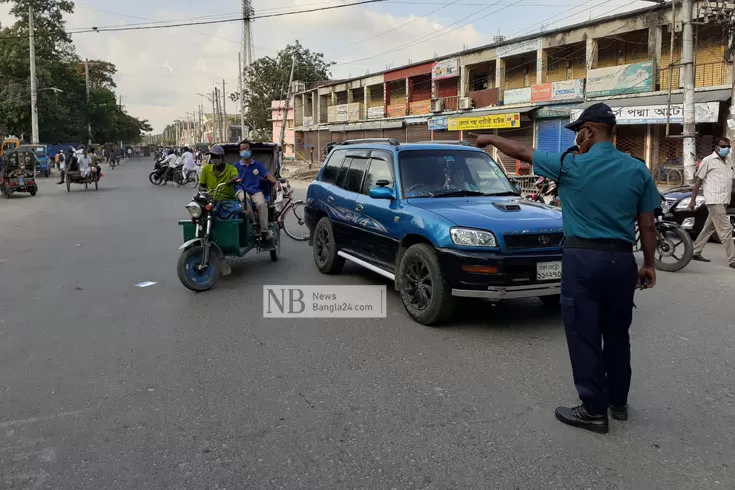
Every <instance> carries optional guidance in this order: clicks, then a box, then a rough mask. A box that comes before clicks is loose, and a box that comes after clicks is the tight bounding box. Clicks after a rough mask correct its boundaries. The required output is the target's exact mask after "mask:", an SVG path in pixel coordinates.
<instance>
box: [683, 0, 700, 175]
mask: <svg viewBox="0 0 735 490" xmlns="http://www.w3.org/2000/svg"><path fill="white" fill-rule="evenodd" d="M692 3H693V2H692V0H683V2H682V7H681V8H682V23H683V27H682V47H681V48H682V49H681V54H682V56H681V65H682V68H681V69H682V72H683V75H682V78H683V82H684V134H683V136H684V174H685V176H686V180H687V183H692V182H693V181H694V173H695V171H696V168H697V165H696V155H697V145H696V141H695V135H696V120H695V112H694V111H695V107H694V76H695V75H694V28H693V25H692Z"/></svg>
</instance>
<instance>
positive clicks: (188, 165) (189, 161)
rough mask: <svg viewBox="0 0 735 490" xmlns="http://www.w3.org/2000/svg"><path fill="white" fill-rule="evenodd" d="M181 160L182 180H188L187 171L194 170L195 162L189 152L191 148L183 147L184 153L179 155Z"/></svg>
mask: <svg viewBox="0 0 735 490" xmlns="http://www.w3.org/2000/svg"><path fill="white" fill-rule="evenodd" d="M181 160H182V161H183V162H184V169H183V173H184V182H188V181H189V172H195V171H196V165H197V164H196V162H195V161H194V155H193V154H192V152H191V148H189V147H188V146H187V147H184V154H183V155H181Z"/></svg>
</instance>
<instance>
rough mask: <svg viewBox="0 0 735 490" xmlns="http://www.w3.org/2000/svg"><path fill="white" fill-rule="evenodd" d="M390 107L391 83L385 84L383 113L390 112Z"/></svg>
mask: <svg viewBox="0 0 735 490" xmlns="http://www.w3.org/2000/svg"><path fill="white" fill-rule="evenodd" d="M389 105H390V83H388V82H383V112H388V106H389Z"/></svg>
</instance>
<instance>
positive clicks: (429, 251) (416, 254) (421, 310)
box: [398, 243, 456, 325]
mask: <svg viewBox="0 0 735 490" xmlns="http://www.w3.org/2000/svg"><path fill="white" fill-rule="evenodd" d="M398 277H399V284H400V293H401V299H402V300H403V306H405V307H406V310H407V311H408V313H409V314H410V315H411V317H413V319H414V320H416V321H417V322H419V323H421V324H423V325H436V324H439V323H442V322H444V321H446V320H447V319H449V317H450V316H451V315H452V312H453V311H454V306H455V304H456V299H455V298H454V297H453V296H452V292H451V290H450V289H449V286H447V283H446V280H445V279H444V274H443V273H442V270H441V267H440V266H439V259H438V257H437V256H436V251H435V250H434V248H433V247H432V246H431V245H427V244H425V243H419V244H416V245H413V246H411V247H410V248H409V249H408V250H406V252H405V253H404V254H403V256H402V257H401V261H400V264H399V266H398Z"/></svg>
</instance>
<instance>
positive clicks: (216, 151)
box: [209, 145, 225, 157]
mask: <svg viewBox="0 0 735 490" xmlns="http://www.w3.org/2000/svg"><path fill="white" fill-rule="evenodd" d="M209 154H210V155H214V156H217V157H223V156H225V149H224V148H222V147H221V146H220V145H214V146H213V147H212V148H211V149H210V150H209Z"/></svg>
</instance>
